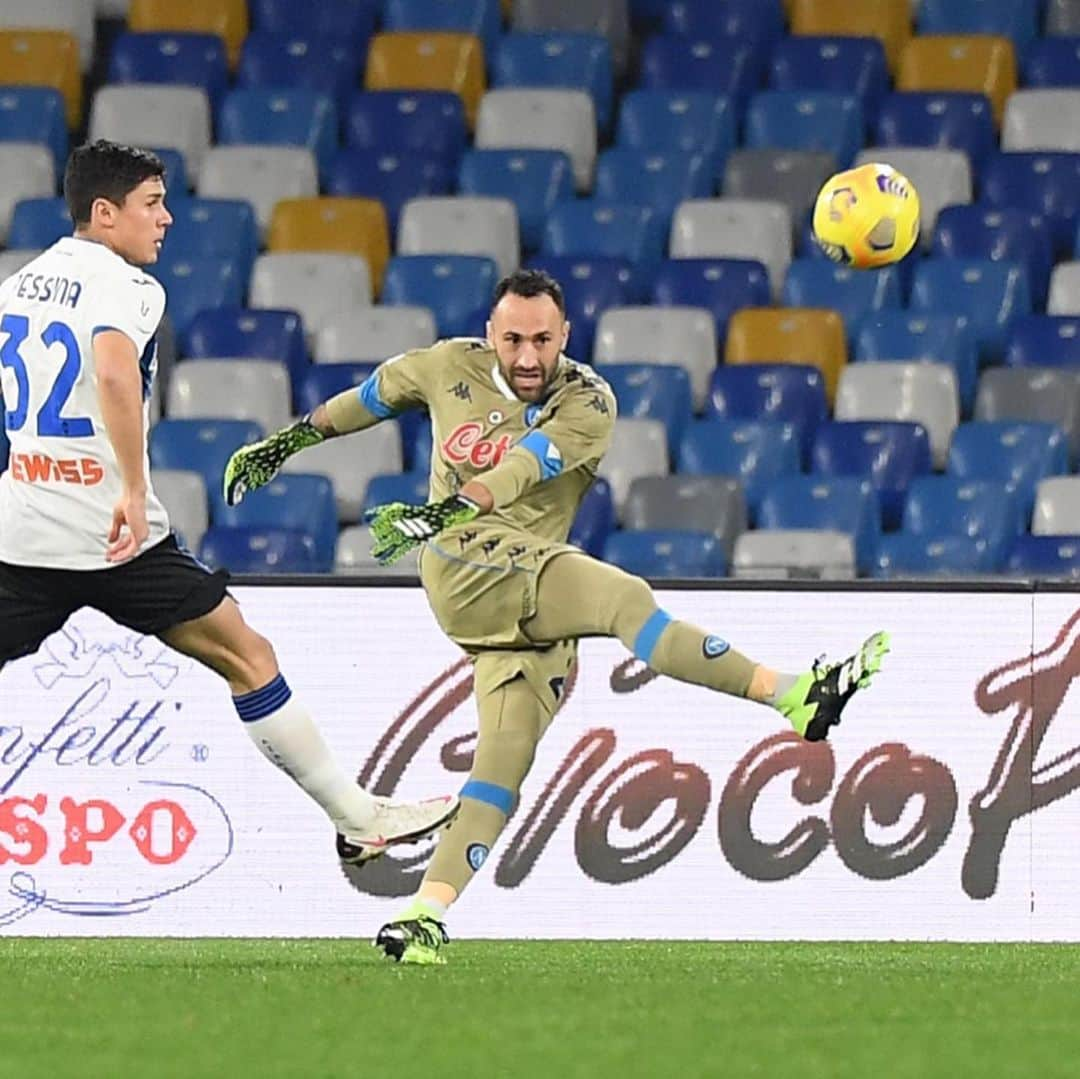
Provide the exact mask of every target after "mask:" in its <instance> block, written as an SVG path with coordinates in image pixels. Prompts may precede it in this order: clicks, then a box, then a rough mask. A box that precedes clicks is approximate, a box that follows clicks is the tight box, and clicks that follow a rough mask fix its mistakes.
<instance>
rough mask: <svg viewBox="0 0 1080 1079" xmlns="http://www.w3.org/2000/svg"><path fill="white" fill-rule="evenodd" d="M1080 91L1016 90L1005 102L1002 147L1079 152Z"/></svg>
mask: <svg viewBox="0 0 1080 1079" xmlns="http://www.w3.org/2000/svg"><path fill="white" fill-rule="evenodd" d="M1078 114H1080V90H1064V89H1053V90H1017V91H1016V92H1015V93H1014V94H1010V95H1009V100H1008V101H1007V102H1006V103H1005V120H1004V122H1003V123H1002V126H1001V148H1002V150H1065V151H1068V152H1070V153H1076V152H1077V151H1080V125H1078V124H1077V122H1076V117H1077V115H1078Z"/></svg>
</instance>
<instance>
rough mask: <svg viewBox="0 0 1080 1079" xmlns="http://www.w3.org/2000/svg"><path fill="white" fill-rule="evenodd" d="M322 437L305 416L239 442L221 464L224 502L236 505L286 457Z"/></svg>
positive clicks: (275, 471) (274, 474)
mask: <svg viewBox="0 0 1080 1079" xmlns="http://www.w3.org/2000/svg"><path fill="white" fill-rule="evenodd" d="M324 437H325V436H324V435H323V433H322V431H320V430H319V429H318V428H317V427H315V426H313V425H312V423H311V421H310V419H309V418H308V417H307V416H305V417H304V418H303V419H302V420H297V421H296V423H293V424H290V425H289V426H288V427H283V428H282V429H281V430H280V431H276V432H275V433H274V434H272V435H271V436H270V437H269V438H264V439H263V440H262V441H261V442H252V443H251V445H250V446H241V447H240V449H238V450H237V451H236V452H235V453H234V454H233V455H232V456H231V457H230V458H229V463H228V464H227V465H226V466H225V477H224V482H223V485H222V486H223V487H224V494H225V502H226V504H227V505H229V506H235V505H238V504H239V503H240V502H241V501H242V500H243V497H244V495H246V494H247V493H248V491H255V490H258V488H260V487H263V486H265V485H266V484H268V483H269V482H270V481H271V480H272V479H273V478H274V477H275V476H276V475H277V474H278V470H279V469H280V468H281V466H282V465H283V464H284V463H285V461H286V458H289V457H291V456H292V455H293V454H294V453H299V452H300V451H301V450H303V449H306V448H307V447H308V446H316V445H318V444H319V443H320V442H322V441H323V439H324Z"/></svg>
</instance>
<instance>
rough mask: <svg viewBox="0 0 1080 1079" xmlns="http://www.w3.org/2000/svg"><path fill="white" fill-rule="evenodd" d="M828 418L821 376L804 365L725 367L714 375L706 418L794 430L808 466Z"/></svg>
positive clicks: (767, 364)
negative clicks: (767, 423)
mask: <svg viewBox="0 0 1080 1079" xmlns="http://www.w3.org/2000/svg"><path fill="white" fill-rule="evenodd" d="M828 413H829V406H828V403H827V401H826V399H825V380H824V379H823V377H822V374H821V371H820V370H818V368H816V367H807V366H803V365H801V364H789V363H774V364H770V363H750V364H735V365H732V366H724V365H722V366H720V367H718V368H717V369H716V370H715V371H714V372H713V375H712V382H711V384H710V387H709V396H708V399H707V400H706V402H705V415H706V417H709V416H715V417H717V418H719V419H731V420H771V421H773V422H777V423H786V424H790V425H791V426H792V427H794V428H795V430H796V433H797V437H798V440H799V446H800V450H801V456H802V459H803V460H804V461H808V460H809V456H810V447H811V445H813V441H814V436H815V435H816V433H817V429H818V427H819V426H820V425H821V424H823V423H824V422H825V420H826V418H827V417H828Z"/></svg>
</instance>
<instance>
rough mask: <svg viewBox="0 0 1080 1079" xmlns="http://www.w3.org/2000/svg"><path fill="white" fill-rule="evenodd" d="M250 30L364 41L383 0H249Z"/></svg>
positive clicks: (372, 30)
mask: <svg viewBox="0 0 1080 1079" xmlns="http://www.w3.org/2000/svg"><path fill="white" fill-rule="evenodd" d="M248 9H249V11H250V13H251V25H252V29H253V30H256V31H258V30H267V31H270V32H271V33H275V34H298V35H304V34H310V35H312V36H313V37H320V38H333V39H334V40H336V41H349V42H354V41H355V42H361V41H367V40H368V38H370V37H371V35H372V34H373V33H374V31H375V21H376V17H377V16H378V14H379V12H380V11H381V9H382V0H319V3H317V4H298V3H296V0H248Z"/></svg>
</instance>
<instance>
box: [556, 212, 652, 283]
mask: <svg viewBox="0 0 1080 1079" xmlns="http://www.w3.org/2000/svg"><path fill="white" fill-rule="evenodd" d="M666 242H667V235H666V233H665V231H664V228H663V221H662V219H661V217H660V215H659V214H656V213H654V212H653V211H652V210H650V209H649V208H648V207H646V206H636V205H632V204H630V203H611V202H603V201H601V200H599V199H578V200H577V201H575V202H561V203H559V204H558V205H557V206H555V208H554V209H553V210H552V211H551V213H550V214H548V218H547V221H545V222H544V232H543V239H542V243H541V248H540V249H541V251H542V252H543V253H544V254H545V255H573V256H576V257H579V258H582V257H584V258H591V257H594V256H597V255H606V256H608V257H610V258H623V259H626V260H627V261H629V262H631V263H635V264H637V265H638V266H640V267H641V268H642V270H643V271H644V272H647V273H650V274H651V273H653V272H655V269H656V267H657V265H658V264H659V262H660V260H661V258H663V255H664V248H665V245H666Z"/></svg>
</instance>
